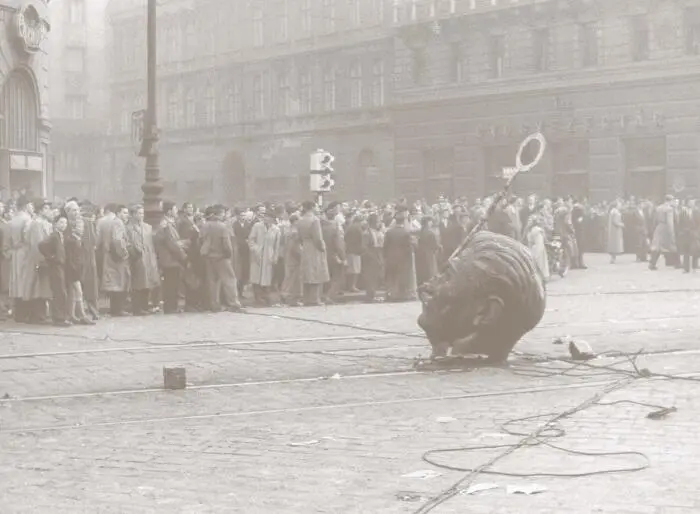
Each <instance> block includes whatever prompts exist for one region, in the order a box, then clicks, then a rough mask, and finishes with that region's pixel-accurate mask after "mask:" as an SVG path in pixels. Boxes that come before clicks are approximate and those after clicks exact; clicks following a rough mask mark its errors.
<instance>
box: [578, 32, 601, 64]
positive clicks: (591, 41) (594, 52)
mask: <svg viewBox="0 0 700 514" xmlns="http://www.w3.org/2000/svg"><path fill="white" fill-rule="evenodd" d="M579 42H580V48H581V66H583V67H584V68H587V67H589V66H597V65H598V26H597V25H596V24H595V23H582V24H581V25H579Z"/></svg>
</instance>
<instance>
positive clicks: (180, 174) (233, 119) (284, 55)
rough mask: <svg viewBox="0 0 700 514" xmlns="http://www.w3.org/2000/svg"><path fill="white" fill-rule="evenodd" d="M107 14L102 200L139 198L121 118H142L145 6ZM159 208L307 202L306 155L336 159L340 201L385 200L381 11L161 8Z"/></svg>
mask: <svg viewBox="0 0 700 514" xmlns="http://www.w3.org/2000/svg"><path fill="white" fill-rule="evenodd" d="M127 3H128V2H113V6H112V7H110V9H109V25H110V32H111V38H110V40H111V43H110V48H111V56H110V61H111V62H112V63H113V67H112V69H111V71H110V83H109V91H110V98H111V103H110V106H111V110H110V120H111V123H110V126H111V133H110V138H109V149H108V152H109V159H110V167H111V173H110V174H111V176H112V177H113V181H114V188H113V190H114V191H116V190H117V189H118V188H119V187H120V186H121V189H120V191H121V193H120V194H121V196H122V197H123V198H124V199H129V200H134V199H138V198H140V197H141V191H140V186H141V184H142V182H143V166H144V164H143V160H142V159H140V158H138V157H136V156H135V152H134V147H133V144H132V141H131V140H130V122H131V113H132V112H134V111H136V110H138V109H141V108H144V107H145V101H144V100H145V92H146V84H145V80H144V78H145V60H146V47H145V39H144V38H143V37H139V34H143V32H144V31H143V28H144V27H145V23H146V22H145V18H144V14H145V8H144V4H143V2H141V3H136V4H132V5H131V6H127V5H125V4H127ZM158 10H159V12H158V43H159V44H158V117H159V127H160V134H161V142H160V145H159V148H160V153H161V169H162V176H163V181H164V186H165V190H164V193H163V197H164V198H170V199H175V200H178V201H184V200H189V201H194V202H198V203H204V202H210V201H213V200H216V201H222V202H226V203H229V204H237V203H250V202H251V201H263V200H278V201H279V200H287V199H302V198H307V197H309V193H308V187H309V169H308V168H309V155H310V153H311V152H313V151H314V150H316V149H317V148H323V149H325V150H327V151H330V152H331V153H333V154H334V155H335V157H336V160H335V163H334V168H335V170H336V177H335V180H336V192H335V194H336V195H337V196H339V197H358V198H364V197H366V198H374V199H377V200H378V199H380V198H387V197H389V196H391V195H392V194H393V185H394V181H393V175H392V173H393V156H392V153H393V152H392V146H393V133H392V129H391V123H390V119H389V112H388V107H387V106H388V104H389V100H390V97H391V92H392V83H393V81H392V77H393V76H392V72H393V69H394V64H393V44H394V37H393V33H392V26H391V23H392V20H391V10H390V9H389V10H387V3H386V2H385V1H383V0H376V1H375V0H354V1H342V2H341V1H338V0H323V1H317V0H298V1H294V2H292V1H291V0H277V1H268V2H262V1H250V2H230V1H224V0H203V1H200V2H197V3H196V9H195V4H194V3H193V2H191V1H187V0H177V1H173V2H167V3H164V4H163V5H162V6H159V7H158Z"/></svg>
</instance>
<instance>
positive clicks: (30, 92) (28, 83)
mask: <svg viewBox="0 0 700 514" xmlns="http://www.w3.org/2000/svg"><path fill="white" fill-rule="evenodd" d="M37 125H38V112H37V97H36V91H35V89H34V80H33V78H32V77H31V76H30V75H29V74H28V73H27V72H25V71H23V70H16V71H14V72H12V73H11V74H10V75H9V77H8V78H7V81H6V82H5V87H4V88H3V90H2V97H0V148H8V149H12V150H29V151H33V152H36V151H38V150H39V132H38V126H37Z"/></svg>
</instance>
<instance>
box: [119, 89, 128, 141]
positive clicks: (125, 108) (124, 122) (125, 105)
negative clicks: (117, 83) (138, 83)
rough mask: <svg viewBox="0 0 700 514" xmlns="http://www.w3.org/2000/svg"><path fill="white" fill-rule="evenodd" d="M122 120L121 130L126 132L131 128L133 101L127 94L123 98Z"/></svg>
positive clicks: (123, 132)
mask: <svg viewBox="0 0 700 514" xmlns="http://www.w3.org/2000/svg"><path fill="white" fill-rule="evenodd" d="M120 107H121V120H120V129H121V130H120V132H121V133H122V134H125V133H127V132H129V131H130V130H131V109H130V107H131V102H130V101H129V98H128V97H126V96H122V98H121V106H120Z"/></svg>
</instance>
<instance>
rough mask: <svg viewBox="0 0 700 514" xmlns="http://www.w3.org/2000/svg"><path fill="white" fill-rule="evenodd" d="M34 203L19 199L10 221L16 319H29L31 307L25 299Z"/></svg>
mask: <svg viewBox="0 0 700 514" xmlns="http://www.w3.org/2000/svg"><path fill="white" fill-rule="evenodd" d="M33 214H34V204H32V203H31V202H29V201H27V200H26V199H25V198H20V199H18V200H17V213H16V214H15V216H14V217H13V218H12V221H10V242H9V257H10V276H9V277H8V289H9V293H8V294H9V297H10V299H11V300H12V301H13V308H12V314H13V317H14V319H15V321H17V322H19V323H25V322H27V321H28V320H29V314H30V311H29V308H28V306H27V304H26V303H25V301H24V291H25V289H26V281H25V275H26V268H27V265H28V264H27V254H28V253H29V239H28V236H29V226H30V225H31V223H32V216H33Z"/></svg>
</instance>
